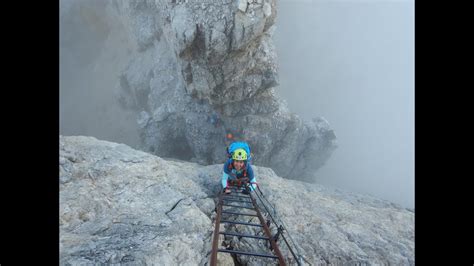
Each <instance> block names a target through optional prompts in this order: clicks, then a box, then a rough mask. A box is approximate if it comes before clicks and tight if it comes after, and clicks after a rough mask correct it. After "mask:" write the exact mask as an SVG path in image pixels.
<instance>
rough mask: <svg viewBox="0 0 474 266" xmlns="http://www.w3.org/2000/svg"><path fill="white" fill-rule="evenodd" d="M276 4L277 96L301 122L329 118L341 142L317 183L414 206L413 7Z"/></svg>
mask: <svg viewBox="0 0 474 266" xmlns="http://www.w3.org/2000/svg"><path fill="white" fill-rule="evenodd" d="M278 5H279V6H278V16H277V27H278V28H277V30H276V32H275V41H276V46H277V52H278V58H279V68H280V71H279V74H280V87H279V89H278V91H279V93H280V95H281V96H282V97H283V98H285V99H287V101H288V105H289V107H290V109H291V110H292V111H294V112H296V113H297V114H299V115H301V116H302V117H303V118H305V119H309V118H311V117H314V116H322V117H324V118H326V119H327V120H328V121H329V123H330V124H331V126H332V127H333V129H334V130H335V133H336V136H337V137H338V146H339V147H338V149H337V150H336V151H335V152H334V154H333V156H332V157H331V158H330V159H329V161H328V162H327V164H326V165H325V166H323V167H322V168H321V169H320V170H319V171H317V172H316V175H317V180H318V182H320V183H322V184H325V185H330V186H334V187H339V188H343V189H347V190H352V191H356V192H362V193H367V194H371V195H374V196H377V197H380V198H384V199H387V200H390V201H393V202H396V203H399V204H401V205H403V206H405V207H413V206H414V7H413V2H412V1H383V0H381V1H289V0H286V1H280V2H278Z"/></svg>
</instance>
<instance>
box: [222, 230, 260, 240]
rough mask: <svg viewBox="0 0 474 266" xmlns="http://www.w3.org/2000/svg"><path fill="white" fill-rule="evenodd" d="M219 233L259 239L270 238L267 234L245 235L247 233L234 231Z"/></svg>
mask: <svg viewBox="0 0 474 266" xmlns="http://www.w3.org/2000/svg"><path fill="white" fill-rule="evenodd" d="M219 234H221V235H229V236H239V237H250V238H257V239H265V240H269V238H268V237H265V236H254V235H245V234H239V233H232V232H219Z"/></svg>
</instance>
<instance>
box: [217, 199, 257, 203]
mask: <svg viewBox="0 0 474 266" xmlns="http://www.w3.org/2000/svg"><path fill="white" fill-rule="evenodd" d="M224 200H225V201H232V202H246V203H252V202H251V201H248V200H233V199H224Z"/></svg>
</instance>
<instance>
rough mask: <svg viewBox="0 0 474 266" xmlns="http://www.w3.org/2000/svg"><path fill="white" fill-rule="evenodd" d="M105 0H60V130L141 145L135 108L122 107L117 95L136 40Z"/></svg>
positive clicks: (68, 133) (62, 132) (65, 133)
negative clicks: (112, 16)
mask: <svg viewBox="0 0 474 266" xmlns="http://www.w3.org/2000/svg"><path fill="white" fill-rule="evenodd" d="M77 3H80V4H77ZM105 3H106V1H97V0H61V1H60V23H59V44H60V46H59V95H60V101H59V108H60V112H59V118H60V127H59V130H60V134H62V135H86V136H94V137H96V138H98V139H101V140H108V141H114V142H119V143H126V144H128V145H130V146H132V147H135V148H138V147H139V133H138V129H137V126H136V122H135V119H136V117H135V114H133V113H132V112H131V111H126V110H123V109H122V108H121V107H120V106H119V105H118V103H117V101H116V98H115V96H116V91H117V89H116V88H117V85H118V82H119V75H120V73H121V71H122V69H123V68H124V67H125V66H126V64H127V62H128V61H129V60H130V57H131V56H132V51H133V43H132V42H131V41H130V39H129V36H128V35H127V34H128V33H127V31H126V29H125V28H124V26H123V25H122V24H120V23H119V22H118V20H114V19H113V18H111V17H110V16H111V14H108V13H107V12H106V10H105ZM107 16H108V17H107Z"/></svg>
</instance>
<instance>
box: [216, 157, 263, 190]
mask: <svg viewBox="0 0 474 266" xmlns="http://www.w3.org/2000/svg"><path fill="white" fill-rule="evenodd" d="M247 159H249V158H248V156H247V151H246V150H245V149H244V148H238V149H236V150H234V151H232V158H230V159H228V160H227V162H226V163H225V164H224V173H223V174H222V179H221V183H222V187H223V189H224V193H226V194H229V193H230V192H231V190H230V188H229V183H230V182H231V181H240V180H242V181H244V184H245V185H248V187H249V189H250V191H254V190H255V189H256V188H257V181H256V178H255V176H254V174H253V169H252V166H251V165H250V163H249V162H248V160H247ZM242 193H244V194H247V193H248V192H247V190H246V189H245V188H244V189H243V190H242Z"/></svg>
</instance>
